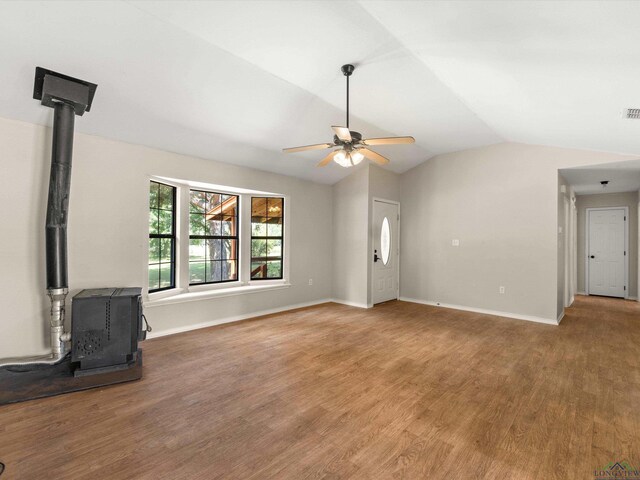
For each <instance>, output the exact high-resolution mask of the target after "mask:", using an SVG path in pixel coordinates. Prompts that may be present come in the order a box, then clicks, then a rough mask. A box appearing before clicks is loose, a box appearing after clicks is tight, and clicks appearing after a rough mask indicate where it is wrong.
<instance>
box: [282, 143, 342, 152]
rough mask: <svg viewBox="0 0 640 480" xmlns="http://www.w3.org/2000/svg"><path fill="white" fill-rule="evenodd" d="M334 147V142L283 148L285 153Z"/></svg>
mask: <svg viewBox="0 0 640 480" xmlns="http://www.w3.org/2000/svg"><path fill="white" fill-rule="evenodd" d="M331 147H333V143H317V144H315V145H305V146H303V147H292V148H283V149H282V151H283V152H284V153H296V152H304V151H305V150H323V149H325V148H331Z"/></svg>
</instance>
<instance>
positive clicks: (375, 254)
mask: <svg viewBox="0 0 640 480" xmlns="http://www.w3.org/2000/svg"><path fill="white" fill-rule="evenodd" d="M378 260H380V257H379V256H378V250H374V251H373V261H374V263H375V262H377V261H378Z"/></svg>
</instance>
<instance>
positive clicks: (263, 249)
mask: <svg viewBox="0 0 640 480" xmlns="http://www.w3.org/2000/svg"><path fill="white" fill-rule="evenodd" d="M266 256H267V241H266V240H255V239H252V240H251V258H252V259H253V258H255V257H258V258H260V257H266Z"/></svg>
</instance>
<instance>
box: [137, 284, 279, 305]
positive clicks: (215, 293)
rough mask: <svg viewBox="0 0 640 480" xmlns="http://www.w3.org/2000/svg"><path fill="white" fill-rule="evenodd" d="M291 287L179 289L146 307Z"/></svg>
mask: <svg viewBox="0 0 640 480" xmlns="http://www.w3.org/2000/svg"><path fill="white" fill-rule="evenodd" d="M290 286H291V284H290V283H286V282H284V281H280V282H279V283H270V284H269V285H255V284H251V285H242V286H239V287H231V288H217V289H214V290H203V291H199V292H184V291H183V290H182V289H178V291H176V292H171V293H174V294H173V295H170V296H163V297H162V298H150V299H148V300H146V301H145V302H144V306H145V307H159V306H162V305H171V304H173V303H185V302H197V301H199V300H209V299H212V298H222V297H232V296H235V295H246V294H249V293H260V292H265V291H268V290H281V289H284V288H289V287H290ZM159 293H160V292H159ZM162 293H164V292H162Z"/></svg>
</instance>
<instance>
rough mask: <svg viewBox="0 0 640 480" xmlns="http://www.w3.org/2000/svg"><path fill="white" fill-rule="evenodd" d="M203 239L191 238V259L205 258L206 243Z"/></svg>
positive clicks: (200, 259) (202, 259) (202, 260)
mask: <svg viewBox="0 0 640 480" xmlns="http://www.w3.org/2000/svg"><path fill="white" fill-rule="evenodd" d="M204 242H205V241H204V240H203V239H197V240H194V239H191V240H189V261H194V260H195V261H201V262H204V260H205V245H204Z"/></svg>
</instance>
